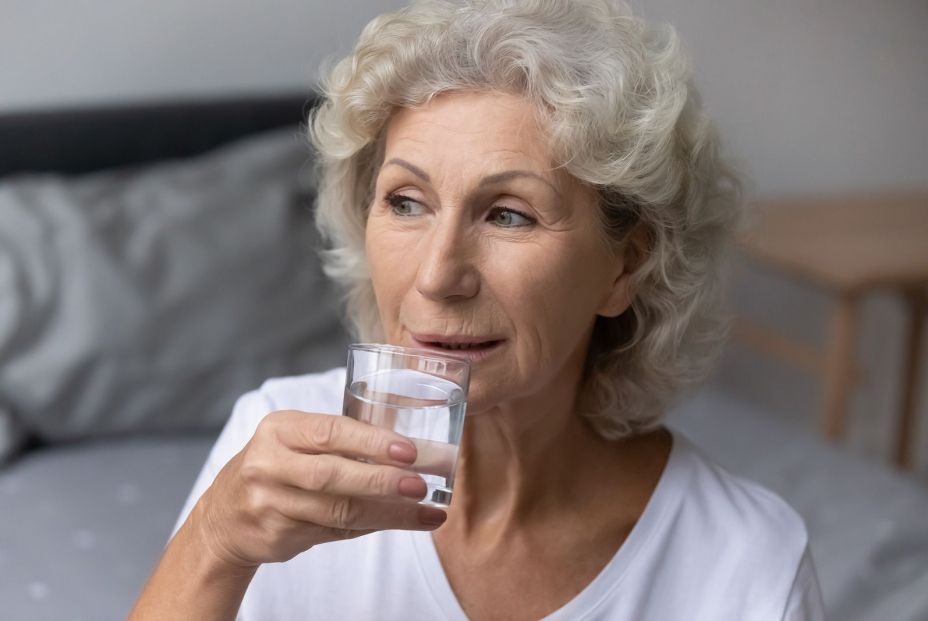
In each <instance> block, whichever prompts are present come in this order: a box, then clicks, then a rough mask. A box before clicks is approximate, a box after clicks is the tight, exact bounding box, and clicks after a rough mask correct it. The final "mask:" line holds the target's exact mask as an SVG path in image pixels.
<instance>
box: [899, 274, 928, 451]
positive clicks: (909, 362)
mask: <svg viewBox="0 0 928 621" xmlns="http://www.w3.org/2000/svg"><path fill="white" fill-rule="evenodd" d="M906 298H907V299H908V311H909V334H908V339H907V341H906V353H905V366H904V367H903V370H902V374H903V375H902V409H901V411H900V412H899V428H898V429H897V430H896V454H895V459H896V464H897V465H899V467H901V468H905V469H909V468H911V467H912V441H913V440H914V439H915V409H916V407H915V406H916V404H917V402H918V392H919V384H920V382H921V376H922V373H921V370H922V369H921V366H922V365H921V363H922V356H921V348H922V335H923V328H924V325H925V314H926V313H928V293H926V292H925V291H924V290H915V291H909V292H907V294H906Z"/></svg>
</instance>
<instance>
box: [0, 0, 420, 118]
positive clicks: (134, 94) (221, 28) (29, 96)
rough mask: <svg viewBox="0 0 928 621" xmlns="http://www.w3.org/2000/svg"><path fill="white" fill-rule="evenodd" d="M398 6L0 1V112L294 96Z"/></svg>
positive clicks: (366, 0)
mask: <svg viewBox="0 0 928 621" xmlns="http://www.w3.org/2000/svg"><path fill="white" fill-rule="evenodd" d="M402 4H403V2H401V0H337V1H334V2H329V1H328V0H299V1H298V0H262V1H261V2H250V1H247V0H195V1H194V2H187V1H184V0H158V1H157V2H150V1H147V0H119V1H118V2H114V1H109V0H68V2H59V1H56V0H0V110H10V109H22V108H34V107H57V106H62V105H70V104H88V103H94V102H100V101H125V100H138V99H151V98H155V99H163V98H168V97H195V96H202V95H216V94H222V93H248V92H260V91H267V90H276V91H289V90H299V89H305V88H307V87H308V85H310V84H312V83H313V82H314V81H315V79H316V76H317V75H318V74H317V69H318V67H319V63H320V61H321V60H322V59H323V58H324V57H326V56H329V55H332V54H343V53H346V52H348V51H350V49H351V46H352V45H353V43H354V41H355V39H356V38H357V36H358V34H359V33H360V32H361V28H362V27H363V26H364V24H366V23H367V21H368V20H369V19H370V18H371V17H373V16H374V15H377V14H378V13H381V12H383V11H387V10H391V9H394V8H396V7H399V6H402Z"/></svg>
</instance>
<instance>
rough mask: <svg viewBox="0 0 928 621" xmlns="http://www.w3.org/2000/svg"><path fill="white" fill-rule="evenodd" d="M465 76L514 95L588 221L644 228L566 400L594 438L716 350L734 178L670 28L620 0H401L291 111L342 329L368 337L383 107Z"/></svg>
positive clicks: (628, 425) (374, 315)
mask: <svg viewBox="0 0 928 621" xmlns="http://www.w3.org/2000/svg"><path fill="white" fill-rule="evenodd" d="M469 90H496V91H501V92H507V93H514V94H518V95H520V96H522V97H524V98H526V99H527V100H528V101H529V102H530V103H532V104H533V105H534V107H535V109H536V110H537V111H538V114H539V117H540V118H542V119H543V122H544V123H545V125H544V127H546V129H547V131H548V132H549V139H550V152H551V154H552V157H553V158H554V163H555V165H556V166H561V167H563V168H564V169H565V170H566V171H567V172H569V173H570V174H571V175H573V176H574V177H575V178H576V179H578V180H580V181H581V182H583V183H586V184H589V185H590V186H592V187H594V188H595V189H596V190H597V191H598V192H599V196H600V215H601V216H602V223H603V232H604V234H606V235H607V236H608V237H609V238H610V239H612V240H614V241H615V242H616V243H621V242H623V241H624V240H626V239H627V238H628V237H629V234H630V232H631V231H632V230H633V229H636V227H640V228H642V229H643V231H644V234H643V235H641V237H644V238H646V239H647V243H646V248H645V251H644V256H643V258H642V260H641V261H640V263H639V264H638V266H637V268H636V270H635V272H634V274H633V277H632V291H634V292H635V298H634V301H633V303H632V305H631V307H630V308H629V309H628V310H627V311H626V312H625V313H623V314H622V315H620V316H618V317H615V318H607V317H597V319H596V324H595V327H594V332H593V340H592V343H591V346H590V351H589V353H588V356H587V361H586V368H585V370H584V383H583V386H582V388H581V394H580V395H579V398H578V408H579V413H580V414H581V415H582V416H584V417H586V418H587V420H588V421H589V422H590V424H591V425H592V426H593V428H594V429H595V430H596V431H597V432H598V433H600V434H601V435H602V436H604V437H606V438H610V439H618V438H621V437H625V436H628V435H631V434H635V433H640V432H642V431H645V430H648V429H652V428H654V427H655V426H656V425H657V424H658V422H659V421H660V419H661V416H662V413H663V412H664V411H665V410H666V409H667V407H668V406H669V405H670V402H671V401H672V400H673V399H674V398H675V397H676V396H678V395H679V394H680V392H681V389H682V388H683V387H685V386H688V385H691V384H693V383H695V382H697V381H698V380H700V379H702V378H703V377H704V376H705V374H706V373H707V371H708V370H709V369H710V368H711V366H712V364H713V362H714V360H715V358H716V356H717V354H718V351H719V350H720V347H721V344H722V341H723V339H724V334H725V331H726V328H727V324H728V318H727V317H726V316H725V315H724V313H723V311H722V305H721V298H722V287H721V284H722V281H723V278H722V276H723V272H724V270H723V269H722V266H723V264H724V258H725V256H726V255H727V252H726V251H727V249H728V247H729V241H730V238H731V236H732V232H733V231H734V229H735V227H736V226H737V224H738V220H739V215H740V206H741V201H740V196H741V190H740V184H739V180H738V175H736V174H735V172H734V171H733V169H732V167H731V166H730V165H729V164H728V163H726V161H725V160H724V159H723V158H722V157H721V155H720V145H719V140H718V136H717V132H716V130H715V128H714V126H713V124H712V123H711V122H710V120H709V119H708V118H707V116H706V114H705V113H704V111H703V107H702V104H701V100H700V97H699V95H698V93H697V91H696V90H695V89H694V88H693V86H692V84H691V75H690V67H689V61H688V58H687V56H686V54H685V53H684V52H683V51H682V49H681V44H680V40H679V38H678V36H677V34H676V32H675V31H674V30H673V28H671V27H669V26H663V27H655V26H652V25H650V24H649V23H648V22H646V21H645V20H643V19H642V18H640V17H638V16H636V15H634V14H633V13H632V11H631V9H630V8H629V7H628V6H627V5H626V4H624V3H623V2H619V1H609V0H465V1H463V2H450V1H446V0H424V1H418V2H413V3H412V4H411V5H409V6H408V7H406V8H404V9H402V10H399V11H397V12H394V13H388V14H384V15H381V16H379V17H376V18H375V19H373V20H372V21H371V22H370V23H369V24H368V25H367V26H366V27H365V28H364V30H363V32H362V33H361V36H360V38H359V40H358V42H357V45H356V46H355V48H354V51H353V53H351V54H350V55H349V56H347V57H346V58H344V59H342V60H340V61H339V62H337V63H336V64H334V65H333V66H332V67H331V69H328V70H325V71H324V75H323V79H322V81H321V83H320V91H321V94H322V97H323V99H322V103H321V105H320V106H318V107H317V108H316V109H315V110H314V111H313V112H312V113H311V116H310V119H309V126H308V133H309V138H310V141H311V143H312V145H313V146H314V148H315V150H316V152H317V156H318V160H317V162H318V169H317V172H318V174H319V178H318V186H319V194H318V198H317V216H316V217H317V225H318V227H319V229H320V231H321V233H322V235H323V236H324V238H325V239H326V241H327V244H328V249H327V250H325V251H324V252H323V260H324V264H325V266H326V272H327V273H328V274H329V276H331V277H332V278H334V279H335V280H336V281H337V282H338V283H340V284H341V285H343V286H344V287H345V292H346V303H347V312H348V317H349V319H350V320H351V323H352V327H353V328H354V331H355V336H356V337H357V338H359V339H361V340H365V341H377V340H382V338H383V334H382V329H381V327H380V325H379V322H380V320H379V315H378V311H377V306H376V300H375V297H374V292H373V287H372V285H371V281H370V277H369V274H368V269H367V263H366V255H365V246H364V227H365V221H366V215H367V211H368V209H369V206H370V205H371V203H372V199H373V189H374V183H375V180H376V174H377V170H378V169H379V167H380V165H381V164H382V158H383V146H384V135H385V127H386V124H387V122H388V121H389V119H390V117H391V115H392V114H393V113H394V112H395V111H396V110H397V109H399V108H415V107H417V106H421V105H423V104H425V103H427V102H428V101H429V100H430V99H431V98H433V97H434V96H436V95H438V94H440V93H445V92H453V91H469Z"/></svg>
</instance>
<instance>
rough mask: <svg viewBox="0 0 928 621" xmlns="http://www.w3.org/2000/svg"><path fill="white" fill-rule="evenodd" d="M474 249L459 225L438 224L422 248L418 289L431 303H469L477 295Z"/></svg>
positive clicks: (477, 278)
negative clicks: (468, 300)
mask: <svg viewBox="0 0 928 621" xmlns="http://www.w3.org/2000/svg"><path fill="white" fill-rule="evenodd" d="M473 254H474V248H473V247H472V246H471V243H469V236H468V235H466V233H465V231H464V230H463V227H462V226H460V225H459V224H458V223H450V222H449V223H445V224H442V223H438V224H436V226H435V227H434V228H432V229H431V230H430V231H429V233H428V236H427V237H426V238H425V239H423V240H422V241H421V242H420V245H419V255H418V259H419V269H418V272H417V274H416V289H417V290H418V291H419V293H421V294H422V295H423V296H425V297H426V298H429V299H431V300H436V301H437V300H449V299H454V298H460V299H467V298H471V297H473V296H475V295H477V291H479V289H480V275H479V273H478V271H477V269H476V268H475V265H474V262H473Z"/></svg>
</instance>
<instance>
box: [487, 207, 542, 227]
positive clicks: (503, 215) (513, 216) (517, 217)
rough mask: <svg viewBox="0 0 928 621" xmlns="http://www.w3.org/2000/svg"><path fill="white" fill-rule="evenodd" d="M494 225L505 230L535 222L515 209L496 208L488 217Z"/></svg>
mask: <svg viewBox="0 0 928 621" xmlns="http://www.w3.org/2000/svg"><path fill="white" fill-rule="evenodd" d="M488 220H490V221H491V222H492V223H493V224H495V225H497V226H501V227H504V228H517V227H520V226H530V225H532V224H535V220H534V219H532V218H530V217H529V216H527V215H525V214H524V213H522V212H520V211H516V210H515V209H508V208H505V207H496V208H494V209H493V210H492V211H491V212H490V215H489V217H488Z"/></svg>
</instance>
